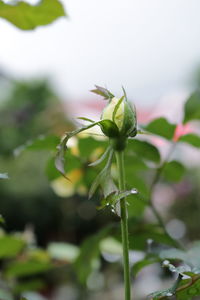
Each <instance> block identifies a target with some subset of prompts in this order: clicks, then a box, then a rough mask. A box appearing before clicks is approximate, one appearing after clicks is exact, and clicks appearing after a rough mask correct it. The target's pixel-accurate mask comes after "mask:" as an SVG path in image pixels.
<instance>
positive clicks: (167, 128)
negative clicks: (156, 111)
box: [145, 118, 176, 140]
mask: <svg viewBox="0 0 200 300" xmlns="http://www.w3.org/2000/svg"><path fill="white" fill-rule="evenodd" d="M175 129H176V125H175V124H171V123H169V122H168V121H167V120H166V119H165V118H158V119H155V120H153V121H151V122H150V123H149V124H148V125H147V126H145V130H147V131H149V132H151V133H153V134H156V135H159V136H161V137H163V138H166V139H167V140H172V138H173V136H174V132H175Z"/></svg>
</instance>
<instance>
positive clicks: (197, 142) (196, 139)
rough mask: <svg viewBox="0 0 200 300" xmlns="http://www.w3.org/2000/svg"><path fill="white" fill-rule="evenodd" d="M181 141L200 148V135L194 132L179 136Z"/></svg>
mask: <svg viewBox="0 0 200 300" xmlns="http://www.w3.org/2000/svg"><path fill="white" fill-rule="evenodd" d="M179 142H184V143H187V144H190V145H192V146H194V147H196V148H200V136H198V135H196V134H193V133H189V134H186V135H182V136H181V137H180V138H179Z"/></svg>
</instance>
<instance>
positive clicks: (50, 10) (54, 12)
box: [0, 0, 66, 30]
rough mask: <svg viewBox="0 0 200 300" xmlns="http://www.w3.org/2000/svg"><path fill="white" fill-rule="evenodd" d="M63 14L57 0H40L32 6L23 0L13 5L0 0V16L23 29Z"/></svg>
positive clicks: (45, 22) (42, 23)
mask: <svg viewBox="0 0 200 300" xmlns="http://www.w3.org/2000/svg"><path fill="white" fill-rule="evenodd" d="M65 15H66V14H65V11H64V8H63V6H62V4H61V3H60V1H58V0H51V1H49V0H42V1H41V2H40V3H39V4H38V5H34V6H33V5H30V4H28V3H26V2H23V1H19V2H17V3H16V4H15V5H10V4H5V3H4V2H3V1H0V17H1V18H3V19H6V20H7V21H9V22H11V23H12V24H13V25H15V26H17V27H18V28H20V29H23V30H31V29H34V28H36V27H37V26H42V25H47V24H49V23H52V22H53V21H55V20H56V19H57V18H59V17H62V16H65Z"/></svg>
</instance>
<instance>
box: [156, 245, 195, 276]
mask: <svg viewBox="0 0 200 300" xmlns="http://www.w3.org/2000/svg"><path fill="white" fill-rule="evenodd" d="M199 253H200V242H195V243H194V245H193V246H192V247H191V248H190V249H189V250H188V251H182V250H178V249H168V250H163V251H161V252H160V258H161V259H173V260H181V261H183V262H184V263H186V264H188V265H190V266H191V267H192V271H195V270H196V269H199V268H200V259H199Z"/></svg>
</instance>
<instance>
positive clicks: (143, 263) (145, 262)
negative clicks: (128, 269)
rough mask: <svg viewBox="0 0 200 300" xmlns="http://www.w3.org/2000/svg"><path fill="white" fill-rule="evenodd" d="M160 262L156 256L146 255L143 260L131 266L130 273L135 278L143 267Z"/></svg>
mask: <svg viewBox="0 0 200 300" xmlns="http://www.w3.org/2000/svg"><path fill="white" fill-rule="evenodd" d="M158 262H160V258H159V257H158V256H157V255H150V254H149V255H147V256H146V257H145V258H144V259H142V260H140V261H138V262H136V263H135V264H134V265H133V268H132V271H133V274H134V275H135V276H136V275H137V273H139V272H140V271H141V270H142V269H143V268H144V267H147V266H149V265H152V264H155V263H158Z"/></svg>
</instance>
